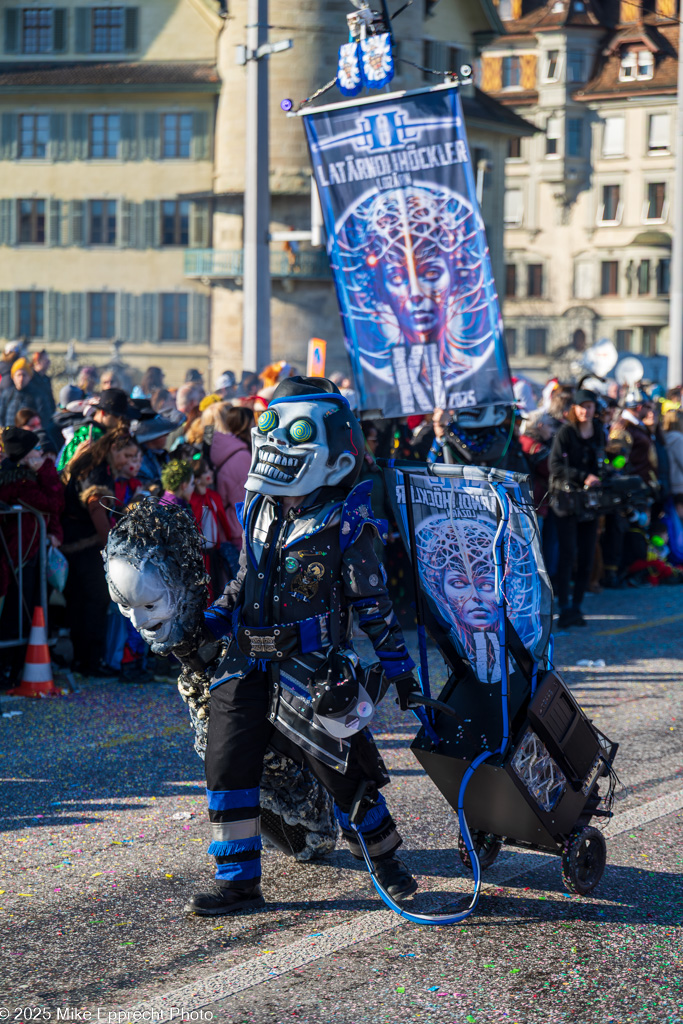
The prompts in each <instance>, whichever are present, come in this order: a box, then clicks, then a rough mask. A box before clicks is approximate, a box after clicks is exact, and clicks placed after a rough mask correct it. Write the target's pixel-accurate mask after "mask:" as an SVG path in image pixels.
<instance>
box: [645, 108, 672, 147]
mask: <svg viewBox="0 0 683 1024" xmlns="http://www.w3.org/2000/svg"><path fill="white" fill-rule="evenodd" d="M670 145H671V119H670V117H669V115H668V114H650V132H649V138H648V146H649V148H650V149H668V148H669V146H670Z"/></svg>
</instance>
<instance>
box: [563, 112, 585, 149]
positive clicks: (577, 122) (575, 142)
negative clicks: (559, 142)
mask: <svg viewBox="0 0 683 1024" xmlns="http://www.w3.org/2000/svg"><path fill="white" fill-rule="evenodd" d="M582 153H583V121H582V120H581V118H580V117H568V118H567V156H581V155H582Z"/></svg>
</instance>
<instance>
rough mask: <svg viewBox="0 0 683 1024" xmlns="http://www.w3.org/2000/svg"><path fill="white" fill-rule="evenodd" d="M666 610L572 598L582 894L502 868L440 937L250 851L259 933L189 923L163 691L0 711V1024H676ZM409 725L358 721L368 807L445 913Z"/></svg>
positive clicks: (682, 793)
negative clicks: (612, 794) (377, 756)
mask: <svg viewBox="0 0 683 1024" xmlns="http://www.w3.org/2000/svg"><path fill="white" fill-rule="evenodd" d="M682 598H683V592H682V591H680V590H679V589H678V588H671V589H665V588H662V589H659V590H658V589H648V590H625V591H620V592H618V593H606V594H603V595H600V596H597V597H589V598H588V599H587V603H586V610H587V615H588V619H589V625H588V628H587V629H584V630H574V631H573V632H572V633H571V634H567V635H564V636H563V635H560V636H559V637H558V638H557V644H556V662H557V664H558V665H559V667H560V668H561V670H562V671H563V672H564V673H565V675H566V677H567V678H568V680H569V681H570V682H571V685H572V687H573V689H574V692H575V694H576V696H577V698H578V699H579V701H580V702H581V703H582V704H583V706H584V707H585V708H586V709H587V710H588V711H589V713H590V714H591V716H593V717H594V718H595V720H596V722H597V724H598V725H599V726H600V727H602V728H603V729H604V730H605V732H606V733H607V734H608V735H609V736H610V737H611V738H613V739H616V740H618V741H619V742H620V744H621V749H620V752H619V755H618V759H617V763H616V767H617V769H618V771H619V774H620V777H621V781H622V787H621V788H620V789H619V791H618V793H617V798H616V803H615V818H614V819H613V822H612V823H611V825H610V826H609V828H608V836H610V837H611V838H609V839H608V867H607V870H606V873H605V877H604V879H603V881H602V883H601V885H600V886H599V888H598V889H597V890H596V892H595V894H593V895H591V896H589V897H585V898H580V897H576V896H573V897H572V896H570V895H569V894H568V893H567V892H566V890H565V889H564V888H563V886H562V883H561V874H560V863H559V860H558V859H557V858H554V857H549V856H541V855H538V854H533V853H522V852H518V851H512V850H509V851H504V852H503V853H502V854H501V855H500V857H499V859H498V861H497V862H496V864H495V866H494V867H493V868H492V869H491V871H490V872H488V873H487V875H486V886H485V888H484V891H483V895H482V899H481V903H480V907H479V910H478V912H477V913H476V915H474V916H473V917H472V918H471V919H470V920H469V921H468V922H467V923H465V924H464V925H462V926H457V927H440V928H427V927H416V926H415V925H413V924H410V923H407V922H405V921H401V920H400V919H399V918H398V917H396V916H395V915H393V914H392V913H391V912H389V911H387V910H385V909H384V908H383V905H382V904H381V903H380V901H379V899H378V898H377V897H376V896H375V894H374V891H373V890H372V889H371V886H370V882H369V879H368V877H367V874H366V873H365V871H364V869H361V868H360V867H359V866H358V864H357V863H356V862H355V861H354V860H353V859H352V858H351V857H350V855H349V854H348V852H346V850H345V849H343V848H341V847H340V848H339V849H338V850H337V852H336V853H335V854H334V855H333V856H332V857H331V858H329V859H328V860H326V861H325V862H322V863H319V864H297V863H296V862H294V861H293V860H291V859H289V858H286V857H284V856H283V855H281V854H275V853H272V852H268V853H266V854H265V856H264V867H265V871H264V875H265V877H264V891H265V893H266V898H267V899H268V901H269V903H268V906H267V908H266V909H265V910H264V911H262V912H259V913H258V914H255V915H253V916H239V917H236V918H234V919H229V918H222V919H217V920H216V919H214V920H212V919H199V918H187V917H186V916H184V914H183V912H182V908H183V904H184V902H185V900H186V899H187V897H188V896H189V895H190V894H191V893H192V892H193V891H195V890H196V889H197V887H198V886H200V885H201V884H202V883H203V882H204V881H207V880H208V879H209V878H210V876H211V861H210V860H209V858H207V856H206V852H205V851H206V846H207V829H206V826H205V805H204V797H203V781H202V769H201V763H200V761H199V760H198V759H197V757H196V755H195V754H194V752H193V750H192V745H191V736H190V732H189V730H188V728H187V718H186V715H187V713H186V709H185V707H184V706H183V705H182V703H181V701H180V699H179V698H178V696H177V693H176V691H175V688H174V687H173V686H172V685H170V684H163V683H159V684H155V685H147V686H130V685H128V686H126V685H123V684H119V683H117V682H92V683H90V682H86V683H84V684H79V685H80V690H79V692H78V693H76V694H74V695H72V696H70V697H64V698H61V699H53V700H44V701H40V702H38V701H35V702H30V701H25V700H24V701H22V700H18V699H14V700H10V699H7V698H2V699H1V700H0V705H1V710H2V711H3V712H4V713H6V712H8V711H14V710H19V711H21V712H22V714H21V715H20V716H13V717H2V718H0V777H1V778H2V780H3V786H2V797H1V801H2V802H1V804H0V816H1V817H0V831H1V832H2V835H1V837H0V842H1V843H2V874H1V876H0V890H1V894H0V907H1V908H2V911H1V914H2V919H3V920H2V925H3V931H2V963H3V970H2V979H1V980H0V995H1V997H2V998H0V1005H3V1006H5V1007H8V1008H9V1010H10V1015H11V1018H14V1012H15V1008H26V1007H36V1006H37V1007H46V1008H48V1009H49V1010H50V1011H51V1012H52V1013H53V1014H55V1012H56V1010H57V1009H58V1008H66V1007H70V1008H88V1009H89V1010H91V1011H95V1010H96V1009H97V1008H98V1007H99V1008H101V1013H102V1014H103V1015H104V1016H103V1018H101V1019H105V1020H107V1019H108V1017H107V1015H108V1014H114V1013H116V1012H118V1011H121V1013H122V1016H120V1017H116V1018H113V1017H112V1018H110V1019H117V1020H120V1021H125V1020H128V1019H129V1015H128V1012H127V1011H131V1012H133V1011H134V1010H136V1009H138V1010H139V1009H143V1008H145V1009H151V1008H153V1009H155V1010H158V1011H160V1010H161V1009H162V1008H165V1009H166V1010H167V1011H168V1013H169V1014H170V1012H171V1009H172V1008H176V1012H179V1010H180V1009H182V1010H184V1011H185V1014H186V1016H185V1019H191V1020H200V1019H204V1020H207V1019H209V1020H210V1019H213V1020H220V1021H228V1022H235V1024H237V1022H239V1024H247V1022H249V1024H251V1022H254V1024H266V1022H268V1024H271V1022H272V1024H276V1022H277V1024H279V1022H289V1021H296V1022H299V1024H328V1022H333V1021H334V1022H342V1024H394V1022H403V1021H423V1020H424V1021H429V1022H438V1024H441V1022H443V1024H446V1022H447V1024H464V1022H468V1024H488V1022H499V1021H500V1022H518V1024H555V1022H557V1024H559V1022H572V1024H574V1022H576V1024H636V1022H637V1024H640V1022H646V1021H648V1022H649V1021H652V1022H654V1024H674V1022H678V1024H680V1022H683V957H682V954H683V931H682V930H681V911H682V906H683V903H682V893H683V887H682V885H681V849H682V847H683V742H682V735H683V734H682V731H681V711H682V708H681V703H682V698H681V692H682V691H681V661H680V659H681V656H682V655H683V642H681V640H680V634H681V627H683V610H682V609H683V601H682ZM600 658H601V659H604V661H605V666H604V667H597V668H595V667H594V668H590V667H583V668H580V667H577V666H576V663H577V661H579V660H580V659H593V660H596V659H600ZM431 660H432V668H433V674H434V677H435V680H436V679H437V677H438V678H440V679H441V680H443V678H444V675H443V670H442V668H441V667H440V658H439V656H438V654H437V653H436V652H434V654H433V656H432V659H431ZM412 722H413V719H409V718H406V717H405V716H400V715H399V714H398V712H396V711H395V710H394V708H393V705H391V706H390V704H387V706H386V708H385V710H384V711H383V714H382V717H381V718H380V720H379V722H378V723H377V726H376V729H375V732H376V735H377V737H378V740H379V743H380V746H381V747H382V750H383V753H384V756H385V759H386V762H387V765H388V766H389V768H390V769H391V771H392V775H393V785H392V786H391V787H390V788H389V790H387V797H388V799H389V801H390V804H391V807H392V808H393V810H394V812H395V815H396V817H397V820H398V822H399V825H400V828H401V831H402V833H403V835H404V837H405V846H404V853H405V859H406V860H407V861H408V862H409V863H410V865H411V867H412V868H413V870H414V871H415V872H416V873H417V875H418V876H419V880H420V893H419V894H418V896H417V897H416V899H415V901H414V904H415V907H416V908H417V909H427V908H437V907H438V908H445V907H447V906H450V907H452V906H453V904H454V902H456V903H457V902H458V900H459V899H461V898H462V895H463V894H467V893H469V891H470V878H468V877H467V876H466V874H465V872H464V869H463V868H462V867H461V864H460V860H459V858H458V855H457V851H456V850H455V838H456V836H457V821H456V820H455V816H454V815H453V813H452V812H451V811H450V809H449V808H448V806H447V805H446V804H445V802H444V801H443V800H442V798H441V797H440V795H439V794H438V792H437V791H436V789H435V788H434V787H433V786H432V785H431V783H430V782H429V780H428V779H427V778H426V777H425V776H424V774H423V773H422V771H421V769H419V767H418V765H417V762H416V761H415V759H414V758H413V755H412V754H411V753H410V750H409V749H408V748H409V743H410V740H411V738H412V736H413V735H414V733H415V729H414V727H413V725H412V724H411V723H412ZM201 1014H203V1017H202V1016H201ZM210 1014H213V1018H211V1016H210ZM20 1019H22V1018H20ZM25 1019H28V1017H26V1018H25ZM34 1019H35V1018H34ZM53 1019H54V1017H53ZM131 1019H132V1018H131ZM157 1019H159V1018H157ZM176 1019H180V1018H179V1017H177V1018H176Z"/></svg>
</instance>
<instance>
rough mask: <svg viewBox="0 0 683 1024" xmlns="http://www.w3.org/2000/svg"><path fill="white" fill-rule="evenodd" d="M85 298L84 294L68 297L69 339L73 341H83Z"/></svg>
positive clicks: (72, 294) (74, 294) (75, 293)
mask: <svg viewBox="0 0 683 1024" xmlns="http://www.w3.org/2000/svg"><path fill="white" fill-rule="evenodd" d="M85 307H86V296H85V293H84V292H71V294H70V295H69V337H70V338H71V339H73V341H84V340H85V336H86V335H85V328H86V324H85V319H86V318H85V312H86V308H85Z"/></svg>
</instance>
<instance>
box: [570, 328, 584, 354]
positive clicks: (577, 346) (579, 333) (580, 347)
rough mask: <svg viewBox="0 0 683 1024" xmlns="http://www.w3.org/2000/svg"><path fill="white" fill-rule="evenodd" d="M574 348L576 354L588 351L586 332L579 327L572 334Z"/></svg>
mask: <svg viewBox="0 0 683 1024" xmlns="http://www.w3.org/2000/svg"><path fill="white" fill-rule="evenodd" d="M572 347H573V349H574V351H575V352H585V351H586V332H585V331H584V330H582V328H581V327H577V329H576V330H575V331H574V333H573V334H572Z"/></svg>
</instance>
